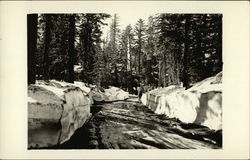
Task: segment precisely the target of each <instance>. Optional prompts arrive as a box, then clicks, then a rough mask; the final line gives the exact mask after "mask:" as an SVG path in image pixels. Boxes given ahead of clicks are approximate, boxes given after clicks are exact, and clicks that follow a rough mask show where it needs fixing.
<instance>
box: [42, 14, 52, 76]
mask: <svg viewBox="0 0 250 160" xmlns="http://www.w3.org/2000/svg"><path fill="white" fill-rule="evenodd" d="M45 17H46V25H45V48H44V57H43V79H44V80H48V79H49V46H50V42H51V15H49V14H47V15H45Z"/></svg>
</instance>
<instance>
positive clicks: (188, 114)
mask: <svg viewBox="0 0 250 160" xmlns="http://www.w3.org/2000/svg"><path fill="white" fill-rule="evenodd" d="M141 101H142V103H143V104H144V105H146V106H147V107H148V108H149V109H151V110H152V111H154V112H155V113H157V114H164V115H166V116H168V117H170V118H178V119H179V120H180V121H182V122H185V123H195V124H199V125H203V126H207V127H209V128H211V129H214V130H220V129H222V73H218V74H217V75H216V76H214V77H210V78H207V79H205V80H203V81H200V82H198V83H196V84H194V85H193V87H191V88H189V89H187V90H185V88H183V87H179V86H169V87H165V88H160V89H155V90H152V91H149V92H147V93H145V94H143V95H142V97H141Z"/></svg>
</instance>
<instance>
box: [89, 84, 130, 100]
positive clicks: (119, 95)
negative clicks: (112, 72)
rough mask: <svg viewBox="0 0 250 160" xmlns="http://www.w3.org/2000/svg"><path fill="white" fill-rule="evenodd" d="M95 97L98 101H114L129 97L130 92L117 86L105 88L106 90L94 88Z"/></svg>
mask: <svg viewBox="0 0 250 160" xmlns="http://www.w3.org/2000/svg"><path fill="white" fill-rule="evenodd" d="M92 92H93V99H94V100H95V101H97V102H101V101H103V102H112V101H119V100H125V99H127V98H129V93H128V92H126V91H124V90H122V89H120V88H117V87H113V86H111V87H109V88H108V89H104V92H101V91H97V90H93V91H92Z"/></svg>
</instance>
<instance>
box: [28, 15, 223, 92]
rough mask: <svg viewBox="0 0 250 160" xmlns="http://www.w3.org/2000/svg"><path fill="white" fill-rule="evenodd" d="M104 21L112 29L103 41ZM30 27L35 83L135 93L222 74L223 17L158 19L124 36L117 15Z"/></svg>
mask: <svg viewBox="0 0 250 160" xmlns="http://www.w3.org/2000/svg"><path fill="white" fill-rule="evenodd" d="M36 16H37V15H36ZM107 18H112V23H111V24H110V29H109V32H108V36H107V37H106V38H104V39H102V38H101V36H102V34H103V33H102V26H103V25H107V24H105V20H106V19H107ZM35 22H36V23H37V25H34V24H35ZM28 24H33V26H32V25H28V26H29V28H28V33H29V30H32V29H31V28H33V30H32V32H33V34H31V33H30V34H28V35H30V38H29V40H30V41H28V42H31V38H32V35H33V40H34V37H35V39H36V38H37V41H36V42H35V43H32V42H31V44H29V49H30V50H29V72H31V73H29V77H32V76H31V75H33V77H34V75H36V79H44V80H48V79H57V80H64V81H67V82H73V81H74V80H80V81H83V82H86V83H91V84H96V85H98V86H104V87H107V86H108V85H114V86H118V87H121V88H124V89H126V90H129V91H130V92H133V90H134V89H133V88H134V87H136V86H138V85H139V84H140V83H143V85H151V86H155V87H156V86H168V85H180V84H183V85H184V86H185V87H189V86H190V85H192V84H193V83H195V82H197V81H200V80H202V79H204V78H207V77H209V76H212V75H214V74H216V73H218V72H219V71H221V70H222V15H221V14H156V15H153V16H150V17H148V19H147V23H146V22H145V20H143V19H139V20H138V22H137V23H136V24H135V26H132V25H128V26H126V27H125V29H124V30H121V29H120V26H119V15H117V14H115V15H113V16H111V15H108V14H101V13H100V14H41V15H38V16H37V17H33V19H32V18H30V20H29V21H28ZM36 27H37V28H36ZM36 32H37V34H34V33H36ZM30 46H36V47H35V48H34V47H33V48H32V47H30ZM31 53H34V54H31ZM32 55H33V56H32ZM32 58H33V59H34V60H35V63H34V62H32V63H31V61H32V60H31V59H32ZM33 63H34V64H33ZM75 65H78V66H80V67H81V70H80V71H79V72H76V71H74V66H75ZM31 66H34V67H33V68H32V67H31ZM31 68H32V69H31ZM31 70H32V71H31ZM34 71H35V74H34V73H33V72H34ZM29 79H32V78H29ZM33 79H34V78H33ZM29 83H34V80H33V81H29Z"/></svg>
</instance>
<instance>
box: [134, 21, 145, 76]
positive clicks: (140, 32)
mask: <svg viewBox="0 0 250 160" xmlns="http://www.w3.org/2000/svg"><path fill="white" fill-rule="evenodd" d="M145 29H146V28H145V24H144V21H143V20H142V19H139V20H138V21H137V23H136V25H135V44H136V51H137V53H136V54H137V56H138V61H137V62H138V70H137V72H138V75H140V76H141V64H142V54H143V52H142V48H143V45H144V42H145Z"/></svg>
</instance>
